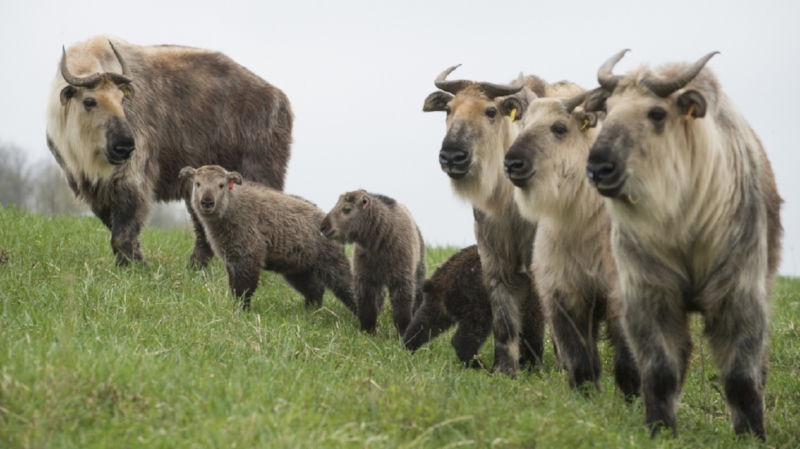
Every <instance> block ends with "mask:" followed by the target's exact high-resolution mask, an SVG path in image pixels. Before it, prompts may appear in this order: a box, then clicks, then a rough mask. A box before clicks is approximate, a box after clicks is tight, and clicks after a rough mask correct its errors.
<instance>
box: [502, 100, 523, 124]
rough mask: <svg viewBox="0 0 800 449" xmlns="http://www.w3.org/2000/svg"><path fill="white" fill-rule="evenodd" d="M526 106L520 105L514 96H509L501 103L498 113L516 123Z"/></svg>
mask: <svg viewBox="0 0 800 449" xmlns="http://www.w3.org/2000/svg"><path fill="white" fill-rule="evenodd" d="M526 106H527V104H524V105H523V104H522V102H521V101H520V100H519V98H518V97H517V96H516V95H511V96H509V97H506V98H505V99H504V100H503V101H502V102H501V103H500V107H499V108H498V109H500V113H501V114H503V115H505V116H508V118H510V119H511V121H512V122H516V121H517V120H519V119H521V118H522V114H524V113H525V107H526Z"/></svg>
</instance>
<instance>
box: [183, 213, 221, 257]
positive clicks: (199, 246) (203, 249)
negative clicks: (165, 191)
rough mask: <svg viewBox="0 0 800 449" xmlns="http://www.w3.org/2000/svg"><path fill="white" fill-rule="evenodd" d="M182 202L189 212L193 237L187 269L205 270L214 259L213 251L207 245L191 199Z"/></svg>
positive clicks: (204, 233)
mask: <svg viewBox="0 0 800 449" xmlns="http://www.w3.org/2000/svg"><path fill="white" fill-rule="evenodd" d="M184 202H185V203H186V209H187V210H188V211H189V216H190V217H191V218H192V229H194V235H195V240H194V250H192V255H191V256H189V268H205V267H206V265H208V262H210V261H211V259H213V258H214V251H213V250H212V249H211V245H210V244H209V243H208V238H207V237H206V231H205V229H203V225H202V224H200V220H199V219H198V218H197V214H195V213H194V209H192V206H191V199H186V200H184Z"/></svg>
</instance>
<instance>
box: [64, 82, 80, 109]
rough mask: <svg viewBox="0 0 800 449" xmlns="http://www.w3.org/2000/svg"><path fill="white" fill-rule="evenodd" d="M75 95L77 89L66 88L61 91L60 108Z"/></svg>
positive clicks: (72, 87)
mask: <svg viewBox="0 0 800 449" xmlns="http://www.w3.org/2000/svg"><path fill="white" fill-rule="evenodd" d="M77 93H78V89H76V88H75V87H74V86H67V87H65V88H63V89H61V106H64V105H66V104H67V102H68V101H69V99H70V98H72V97H74V96H75V94H77Z"/></svg>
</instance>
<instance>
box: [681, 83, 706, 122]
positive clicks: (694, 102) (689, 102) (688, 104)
mask: <svg viewBox="0 0 800 449" xmlns="http://www.w3.org/2000/svg"><path fill="white" fill-rule="evenodd" d="M678 107H679V108H680V110H681V113H682V114H683V115H685V116H686V118H689V116H690V115H691V116H692V117H694V118H702V117H705V115H706V99H705V97H703V95H702V94H701V93H700V92H698V91H696V90H694V89H691V90H687V91H686V92H684V93H682V94H681V96H680V97H678Z"/></svg>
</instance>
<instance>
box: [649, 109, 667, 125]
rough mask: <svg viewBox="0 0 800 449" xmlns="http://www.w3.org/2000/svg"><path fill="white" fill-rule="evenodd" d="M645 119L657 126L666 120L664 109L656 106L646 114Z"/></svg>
mask: <svg viewBox="0 0 800 449" xmlns="http://www.w3.org/2000/svg"><path fill="white" fill-rule="evenodd" d="M647 118H649V119H650V121H652V122H653V123H655V124H657V125H659V124H661V123H663V122H664V120H665V119H666V118H667V111H665V110H664V108H661V107H658V106H656V107H654V108H653V109H650V111H649V112H648V113H647Z"/></svg>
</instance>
